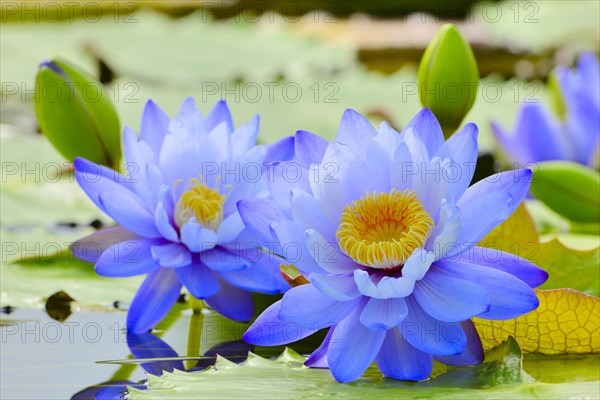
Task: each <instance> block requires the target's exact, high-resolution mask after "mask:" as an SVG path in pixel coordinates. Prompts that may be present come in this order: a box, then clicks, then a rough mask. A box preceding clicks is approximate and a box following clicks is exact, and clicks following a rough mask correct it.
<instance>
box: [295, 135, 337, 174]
mask: <svg viewBox="0 0 600 400" xmlns="http://www.w3.org/2000/svg"><path fill="white" fill-rule="evenodd" d="M295 138H296V140H295V142H294V147H295V156H296V158H295V161H296V162H298V163H299V164H300V165H301V166H302V167H303V168H305V169H308V168H309V167H310V165H311V164H312V163H315V162H319V161H321V160H322V159H323V155H324V154H325V150H326V149H327V145H328V144H329V142H328V141H327V140H325V139H323V138H322V137H321V136H319V135H315V134H314V133H310V132H307V131H298V132H296V136H295Z"/></svg>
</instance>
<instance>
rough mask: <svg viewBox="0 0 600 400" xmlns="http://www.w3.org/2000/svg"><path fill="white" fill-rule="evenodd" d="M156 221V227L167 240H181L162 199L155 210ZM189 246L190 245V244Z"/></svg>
mask: <svg viewBox="0 0 600 400" xmlns="http://www.w3.org/2000/svg"><path fill="white" fill-rule="evenodd" d="M154 223H155V224H156V228H157V229H158V231H159V232H160V234H161V235H162V236H163V237H164V238H165V239H167V240H170V241H171V242H179V236H178V235H177V231H176V230H175V228H173V226H172V225H171V221H170V220H169V214H167V211H166V210H165V206H164V205H163V203H162V201H159V202H158V205H157V206H156V210H155V211H154ZM188 247H189V246H188Z"/></svg>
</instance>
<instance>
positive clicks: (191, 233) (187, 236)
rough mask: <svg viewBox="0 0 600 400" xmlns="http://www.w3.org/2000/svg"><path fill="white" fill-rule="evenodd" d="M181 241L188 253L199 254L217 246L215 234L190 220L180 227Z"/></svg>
mask: <svg viewBox="0 0 600 400" xmlns="http://www.w3.org/2000/svg"><path fill="white" fill-rule="evenodd" d="M181 241H182V242H183V244H185V245H186V246H187V247H188V249H190V251H192V252H194V253H199V252H202V251H208V250H211V249H213V248H214V247H215V246H216V245H217V234H216V233H215V231H213V230H212V229H208V228H205V227H203V226H202V225H201V224H199V223H197V222H196V221H195V220H194V218H192V219H190V220H189V221H188V222H186V223H185V224H184V225H183V226H182V227H181Z"/></svg>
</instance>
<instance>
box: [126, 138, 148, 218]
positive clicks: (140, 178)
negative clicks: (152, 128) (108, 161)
mask: <svg viewBox="0 0 600 400" xmlns="http://www.w3.org/2000/svg"><path fill="white" fill-rule="evenodd" d="M123 153H124V155H125V160H127V161H126V163H125V168H126V169H127V180H128V181H129V182H131V183H132V184H133V188H134V190H135V192H136V193H137V194H138V195H139V196H140V197H141V198H142V199H144V200H145V201H146V204H148V206H149V207H150V208H153V207H154V204H152V200H153V199H152V197H153V194H152V193H151V189H152V187H151V186H150V185H148V177H147V172H148V168H149V165H150V164H152V163H153V162H154V153H153V151H152V149H151V148H150V146H149V145H148V143H146V142H144V141H140V140H139V139H138V136H137V134H136V133H135V132H134V131H133V130H131V129H130V128H129V127H127V126H126V127H125V129H124V130H123Z"/></svg>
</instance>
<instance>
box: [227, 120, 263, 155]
mask: <svg viewBox="0 0 600 400" xmlns="http://www.w3.org/2000/svg"><path fill="white" fill-rule="evenodd" d="M259 129H260V117H259V116H258V115H255V116H254V117H252V119H251V120H250V121H249V122H246V123H244V124H242V125H240V127H239V128H237V129H236V130H235V131H234V132H233V133H232V134H231V156H232V158H233V159H234V160H236V159H238V158H239V157H241V156H242V155H243V154H244V153H246V152H247V151H249V150H250V149H251V148H253V147H254V146H255V145H256V138H257V137H258V131H259Z"/></svg>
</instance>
